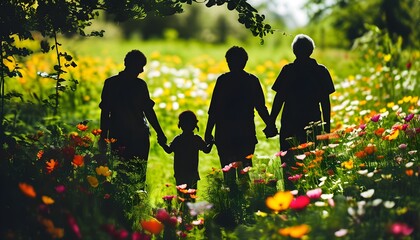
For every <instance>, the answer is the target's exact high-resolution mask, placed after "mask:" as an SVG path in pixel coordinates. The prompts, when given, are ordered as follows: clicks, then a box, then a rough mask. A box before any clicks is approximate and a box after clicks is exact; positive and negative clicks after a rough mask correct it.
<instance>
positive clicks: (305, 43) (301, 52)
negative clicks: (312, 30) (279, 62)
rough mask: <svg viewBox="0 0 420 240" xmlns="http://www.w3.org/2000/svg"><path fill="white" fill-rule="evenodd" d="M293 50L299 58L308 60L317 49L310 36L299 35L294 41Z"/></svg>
mask: <svg viewBox="0 0 420 240" xmlns="http://www.w3.org/2000/svg"><path fill="white" fill-rule="evenodd" d="M292 49H293V53H294V54H295V56H296V57H297V58H308V57H309V56H311V54H312V52H313V51H314V49H315V43H314V40H312V38H310V37H309V36H307V35H305V34H298V35H296V37H295V39H293V42H292Z"/></svg>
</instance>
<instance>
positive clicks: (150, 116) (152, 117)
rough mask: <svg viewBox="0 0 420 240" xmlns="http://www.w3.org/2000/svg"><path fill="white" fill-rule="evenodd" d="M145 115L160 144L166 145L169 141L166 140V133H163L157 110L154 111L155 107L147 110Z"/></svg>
mask: <svg viewBox="0 0 420 240" xmlns="http://www.w3.org/2000/svg"><path fill="white" fill-rule="evenodd" d="M144 114H145V115H146V118H147V120H148V121H149V123H150V125H151V126H152V127H153V129H154V130H155V131H156V134H157V138H158V142H164V143H166V141H167V139H166V136H165V133H163V130H162V127H161V126H160V124H159V121H158V119H157V116H156V113H155V110H153V107H151V108H148V109H146V110H145V111H144Z"/></svg>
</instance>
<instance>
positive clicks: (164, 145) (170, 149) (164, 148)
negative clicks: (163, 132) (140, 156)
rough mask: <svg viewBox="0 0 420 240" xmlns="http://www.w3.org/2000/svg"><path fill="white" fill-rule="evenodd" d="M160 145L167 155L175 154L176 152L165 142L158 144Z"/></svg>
mask: <svg viewBox="0 0 420 240" xmlns="http://www.w3.org/2000/svg"><path fill="white" fill-rule="evenodd" d="M158 143H159V145H160V146H161V147H162V148H163V150H164V151H165V152H166V153H173V152H174V151H173V150H172V148H171V147H170V146H168V144H166V143H163V142H158Z"/></svg>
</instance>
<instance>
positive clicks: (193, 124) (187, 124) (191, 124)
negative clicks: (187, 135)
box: [178, 110, 199, 131]
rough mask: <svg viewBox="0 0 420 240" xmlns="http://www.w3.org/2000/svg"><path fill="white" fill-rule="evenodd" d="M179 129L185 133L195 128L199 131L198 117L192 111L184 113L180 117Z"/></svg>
mask: <svg viewBox="0 0 420 240" xmlns="http://www.w3.org/2000/svg"><path fill="white" fill-rule="evenodd" d="M178 120H179V122H178V127H179V128H181V129H182V130H184V131H192V130H194V129H195V128H197V130H199V128H198V126H197V123H198V119H197V116H196V115H195V114H194V113H193V112H192V111H190V110H187V111H184V112H182V113H181V114H179V116H178Z"/></svg>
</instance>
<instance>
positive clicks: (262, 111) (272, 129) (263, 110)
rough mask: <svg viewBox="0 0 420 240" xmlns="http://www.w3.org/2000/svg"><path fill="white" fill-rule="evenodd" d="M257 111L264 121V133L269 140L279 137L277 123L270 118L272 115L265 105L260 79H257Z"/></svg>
mask: <svg viewBox="0 0 420 240" xmlns="http://www.w3.org/2000/svg"><path fill="white" fill-rule="evenodd" d="M255 97H256V99H255V101H256V102H255V109H256V110H257V112H258V115H260V117H261V119H262V120H263V121H264V123H265V125H266V127H265V128H264V130H263V132H264V133H265V136H266V137H267V138H270V137H274V136H276V135H277V133H278V131H277V128H276V123H275V121H273V120H272V119H271V118H270V114H269V112H268V109H267V107H266V105H265V97H264V92H263V90H262V87H261V84H260V82H259V80H258V79H256V84H255Z"/></svg>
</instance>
